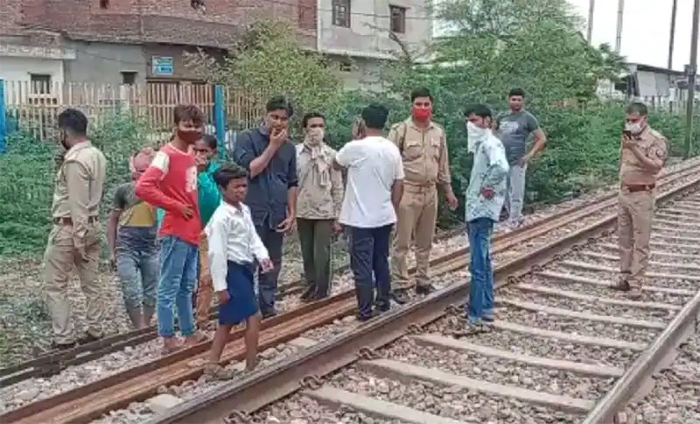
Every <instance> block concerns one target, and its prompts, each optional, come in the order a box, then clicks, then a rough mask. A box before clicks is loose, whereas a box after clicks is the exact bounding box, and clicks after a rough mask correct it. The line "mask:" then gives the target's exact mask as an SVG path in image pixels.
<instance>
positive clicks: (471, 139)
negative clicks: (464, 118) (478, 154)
mask: <svg viewBox="0 0 700 424" xmlns="http://www.w3.org/2000/svg"><path fill="white" fill-rule="evenodd" d="M487 131H488V130H487V129H486V128H479V127H477V126H476V125H474V124H473V123H471V122H467V150H468V151H469V153H474V152H475V151H476V145H477V144H479V143H481V142H482V141H484V139H486V137H487V136H488V132H487Z"/></svg>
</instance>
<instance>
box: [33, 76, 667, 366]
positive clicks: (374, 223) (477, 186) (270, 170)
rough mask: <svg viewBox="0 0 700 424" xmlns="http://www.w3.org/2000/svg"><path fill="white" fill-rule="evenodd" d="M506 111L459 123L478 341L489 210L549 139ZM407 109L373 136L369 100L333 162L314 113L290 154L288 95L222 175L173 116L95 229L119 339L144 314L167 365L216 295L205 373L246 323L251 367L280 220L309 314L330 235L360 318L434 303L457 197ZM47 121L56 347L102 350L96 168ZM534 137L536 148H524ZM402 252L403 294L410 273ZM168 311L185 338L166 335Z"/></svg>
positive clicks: (428, 120) (523, 114) (629, 199)
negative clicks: (57, 160)
mask: <svg viewBox="0 0 700 424" xmlns="http://www.w3.org/2000/svg"><path fill="white" fill-rule="evenodd" d="M508 100H509V106H510V108H509V111H507V112H505V113H502V114H500V115H497V116H494V115H493V114H492V111H491V109H490V108H489V107H488V106H486V105H483V104H475V105H471V106H468V107H467V108H466V110H465V113H464V119H465V128H466V132H467V143H468V144H467V149H468V151H469V153H471V154H473V157H474V161H473V167H472V170H471V176H470V178H469V186H468V188H467V189H466V192H465V220H466V222H467V233H468V238H469V243H470V246H471V249H470V255H471V260H470V265H469V267H470V272H471V276H472V278H471V288H470V296H469V300H468V301H467V304H466V307H465V326H464V333H465V334H472V333H478V332H484V331H489V330H490V326H489V323H490V322H492V321H493V320H494V316H495V314H494V308H493V272H492V265H491V256H490V244H491V237H492V234H493V230H494V225H495V223H497V222H498V221H499V220H501V219H502V218H504V217H503V216H502V214H503V209H505V211H506V217H505V218H506V225H507V226H508V228H510V229H515V228H517V227H518V226H520V225H522V223H523V218H522V205H523V198H524V193H525V190H524V187H525V172H526V169H527V165H528V163H529V162H530V161H531V160H534V159H535V158H536V157H537V156H538V155H539V153H540V152H541V151H542V150H543V148H544V146H545V142H546V137H545V135H544V132H543V131H542V129H541V128H540V126H539V123H538V121H537V119H536V118H535V117H534V116H533V115H532V114H530V113H529V112H528V111H526V110H525V109H524V108H523V103H524V92H523V91H522V90H520V89H514V90H512V91H511V92H510V93H509V95H508ZM411 107H412V114H411V116H410V117H408V118H407V119H406V120H404V121H402V122H399V123H397V124H394V125H392V126H391V127H390V131H389V133H388V136H387V137H385V136H384V130H385V128H386V125H387V118H388V115H389V111H388V110H387V109H386V108H385V107H384V106H382V105H379V104H371V105H369V106H367V107H365V108H364V109H363V110H362V113H361V116H360V118H359V119H358V120H357V122H356V123H355V124H354V126H353V129H352V135H353V140H352V141H349V142H348V143H346V144H345V145H344V146H343V147H342V148H341V149H340V150H338V151H335V150H334V149H332V148H331V147H330V146H329V145H328V144H326V142H325V139H326V138H325V124H326V122H325V117H324V116H323V114H321V113H308V114H306V115H305V116H304V117H303V119H302V126H303V134H304V138H303V141H302V142H301V143H298V144H296V145H295V144H294V143H293V142H292V141H291V140H290V136H289V121H290V119H291V118H292V116H293V114H294V110H293V108H292V106H291V104H290V103H289V102H288V100H287V99H286V98H284V97H274V98H272V99H270V100H269V101H268V102H267V105H266V115H265V118H264V121H263V124H262V125H260V126H259V127H258V128H253V129H250V130H247V131H245V132H243V133H242V134H241V135H240V136H239V137H238V139H237V142H236V144H235V146H234V148H233V151H232V159H233V160H232V162H230V163H223V164H221V163H218V161H217V157H218V156H219V155H218V152H217V150H218V148H219V144H218V141H217V140H216V138H215V137H213V136H211V135H206V134H203V128H204V123H205V118H204V115H203V113H202V111H201V110H199V109H198V108H197V107H196V106H192V105H180V106H177V107H176V108H175V109H174V111H173V118H174V119H173V135H172V137H171V139H170V141H169V142H167V143H165V144H164V145H163V146H161V147H160V148H159V149H158V150H157V151H156V150H154V149H144V150H142V151H139V152H137V153H135V154H134V155H133V156H132V157H131V158H130V161H129V165H130V169H131V177H132V181H130V182H125V183H124V184H122V185H120V186H119V187H118V188H117V189H116V191H115V193H114V197H113V200H112V205H113V206H112V212H111V213H110V216H109V219H108V225H107V236H108V245H109V250H110V252H111V255H112V256H111V259H112V263H113V265H114V266H115V268H116V270H117V275H118V277H119V280H120V282H121V288H122V294H123V298H124V303H125V306H126V310H127V314H128V316H129V318H130V320H131V322H132V324H133V326H134V327H135V328H144V327H146V326H148V325H150V323H151V321H152V318H153V316H154V315H155V316H156V322H157V328H158V334H159V336H160V337H161V338H162V340H163V353H164V354H169V353H172V352H174V351H177V350H179V349H182V348H183V347H188V346H193V345H195V344H198V343H200V342H202V341H204V340H205V339H207V338H208V337H209V334H208V333H207V330H208V329H209V328H208V316H209V309H210V307H211V301H212V297H213V296H214V295H216V297H217V298H218V304H219V325H218V327H217V329H216V331H215V334H214V341H213V343H212V350H211V356H210V361H209V363H208V364H207V366H206V373H207V375H210V376H212V377H216V378H230V376H231V374H230V372H229V371H227V370H226V369H224V368H222V367H221V366H220V365H219V359H220V356H221V353H222V351H223V348H224V346H225V343H226V341H227V338H228V334H229V332H230V331H231V329H232V327H233V326H234V325H237V324H239V323H241V322H245V324H246V332H245V342H246V346H247V349H248V355H247V357H246V365H247V368H248V369H253V368H254V367H255V364H256V352H257V343H258V333H259V328H260V321H261V320H262V319H264V318H270V317H272V316H275V315H276V314H277V309H276V307H275V300H276V299H275V297H276V294H277V287H278V277H279V273H280V269H281V266H282V259H283V258H282V247H283V243H284V238H285V234H286V233H288V232H289V231H290V229H291V228H292V227H293V226H294V225H296V228H297V232H298V236H299V242H300V246H301V250H302V259H303V270H304V278H305V282H306V289H305V291H304V292H303V294H302V300H304V301H306V302H313V301H316V300H320V299H323V298H325V297H328V296H329V294H330V288H331V279H332V269H331V268H332V267H331V244H332V241H333V237H334V234H337V233H340V232H342V231H345V232H346V234H348V235H349V238H350V265H351V270H352V273H353V276H354V280H355V286H356V296H357V302H358V310H357V318H358V319H359V320H360V321H367V320H370V319H372V318H373V317H375V316H377V315H378V314H381V313H383V312H386V311H388V310H389V309H390V307H391V303H392V301H393V302H394V303H396V304H398V305H401V304H404V303H406V302H407V300H408V296H407V291H408V290H411V289H414V290H415V291H416V292H417V293H418V294H429V293H431V292H433V291H434V290H435V287H434V286H433V285H432V284H431V282H430V272H429V259H430V251H431V247H432V242H433V238H434V233H435V226H436V220H437V214H438V199H439V197H438V188H440V189H441V190H442V191H443V193H444V198H445V200H446V203H447V206H448V207H449V208H452V209H456V208H457V207H458V200H457V197H456V196H455V194H454V191H453V189H452V185H451V175H450V165H449V155H448V145H447V140H446V135H445V131H444V129H443V128H442V127H441V126H440V125H438V124H437V123H435V122H434V121H433V120H432V110H433V98H432V96H431V94H430V92H429V91H428V90H427V89H423V88H421V89H417V90H415V91H414V92H413V93H411ZM646 116H647V110H646V108H645V107H644V105H643V104H639V103H634V104H632V105H630V107H629V108H628V110H627V124H626V127H625V131H624V133H623V135H622V141H621V147H620V154H621V168H620V176H621V197H620V235H621V237H620V247H621V252H622V263H621V279H620V281H619V283H618V284H617V286H616V288H618V289H621V290H626V291H630V292H631V295H634V296H636V295H638V292H639V289H640V287H641V282H640V279H641V277H642V276H643V273H644V270H645V267H646V263H647V262H648V241H649V240H648V238H649V237H648V235H649V230H650V226H651V217H650V214H651V213H652V212H653V199H654V191H653V190H654V186H655V180H656V176H657V175H658V173H659V171H660V169H661V167H662V166H663V162H664V160H665V157H666V144H665V139H664V138H663V137H662V136H661V135H660V134H659V133H657V132H655V131H653V130H651V129H650V128H649V127H648V125H647V123H646ZM58 126H59V129H60V130H61V144H62V145H63V146H64V148H65V154H64V156H63V161H62V163H61V164H60V166H59V170H58V174H57V184H56V189H55V194H54V200H53V207H52V219H53V224H54V225H53V227H52V230H51V233H50V234H49V239H48V245H47V249H46V253H45V266H46V291H47V294H48V300H49V309H50V311H51V315H52V323H53V335H54V346H55V347H56V348H58V349H66V348H72V347H73V346H75V344H76V342H77V343H85V342H89V341H93V340H97V339H100V338H101V337H103V332H102V329H101V322H102V320H103V319H104V313H105V305H103V304H101V302H102V301H101V299H102V297H101V296H100V294H99V291H100V290H101V286H100V283H99V281H100V278H99V275H98V263H99V256H100V247H101V244H100V233H101V226H100V222H99V219H98V214H99V206H100V202H101V199H102V197H103V189H104V181H105V171H106V166H107V160H106V159H105V157H104V155H103V154H102V153H101V152H100V151H99V150H98V149H97V148H96V147H95V146H93V145H92V144H91V143H90V142H89V140H88V138H87V126H88V122H87V118H86V117H85V115H84V114H83V113H82V112H80V111H78V110H76V109H67V110H65V111H64V112H62V113H61V114H60V115H59V119H58ZM531 136H533V137H532V138H534V143H532V147H530V148H529V149H528V146H529V144H530V143H529V139H530V137H531ZM632 229H633V230H634V231H632ZM392 243H393V249H392V246H391V245H392ZM412 247H415V256H416V272H415V275H414V277H413V281H411V278H410V276H409V273H408V267H407V254H408V252H409V251H410V250H411V248H412ZM392 252H393V253H392ZM73 266H75V268H76V270H77V272H78V275H79V277H80V281H81V286H82V289H83V291H84V292H85V295H86V297H87V302H88V305H87V311H86V315H87V316H86V322H87V328H86V329H85V334H84V335H83V336H82V337H80V338H78V339H77V340H76V339H75V336H74V331H73V328H72V326H71V319H70V302H68V300H67V299H66V287H67V282H68V278H69V274H70V272H71V269H72V267H73ZM256 280H257V286H256ZM392 283H393V284H392ZM392 285H393V287H392ZM174 315H176V316H177V321H178V325H179V332H180V334H181V336H182V339H180V338H178V337H176V332H175V319H174V318H175V317H174Z"/></svg>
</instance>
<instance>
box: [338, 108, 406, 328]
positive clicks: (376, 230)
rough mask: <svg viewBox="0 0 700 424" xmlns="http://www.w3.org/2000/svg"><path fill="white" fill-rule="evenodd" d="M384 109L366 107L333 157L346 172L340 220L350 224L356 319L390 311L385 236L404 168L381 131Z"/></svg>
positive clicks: (393, 217)
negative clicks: (359, 120) (345, 142)
mask: <svg viewBox="0 0 700 424" xmlns="http://www.w3.org/2000/svg"><path fill="white" fill-rule="evenodd" d="M388 114H389V111H388V110H387V109H386V107H384V106H382V105H377V104H372V105H370V106H367V107H366V108H364V109H363V110H362V120H361V122H360V123H359V125H356V128H355V129H354V131H353V132H354V134H353V135H354V137H355V140H353V141H351V142H349V143H347V144H346V145H345V146H343V148H342V149H340V151H339V152H338V154H337V155H336V158H335V166H336V167H340V168H347V172H348V175H347V180H348V181H347V186H346V189H345V199H344V200H343V206H342V208H341V211H340V218H339V222H340V223H341V224H342V225H344V226H347V227H349V229H350V238H351V247H350V266H351V268H352V272H353V274H354V276H355V287H356V289H355V293H356V296H357V309H358V313H357V317H358V319H359V320H360V321H367V320H369V319H371V318H373V317H374V316H375V315H376V314H377V312H384V311H387V310H389V294H390V292H391V280H390V278H391V276H390V271H389V243H390V242H389V238H390V235H391V229H392V227H393V226H394V223H396V209H397V208H398V205H399V202H400V201H401V196H402V195H403V178H404V171H403V163H402V161H401V153H400V152H399V149H398V147H396V145H395V144H394V143H392V142H391V141H389V140H387V139H386V138H384V137H383V136H382V130H383V128H384V125H385V124H386V119H387V116H388ZM373 274H374V275H373ZM375 282H376V284H375ZM374 287H377V294H376V300H375V302H374V303H375V306H376V309H375V310H372V303H373V302H372V301H373V300H374Z"/></svg>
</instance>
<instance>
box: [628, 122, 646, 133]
mask: <svg viewBox="0 0 700 424" xmlns="http://www.w3.org/2000/svg"><path fill="white" fill-rule="evenodd" d="M643 129H644V128H642V124H641V123H640V122H627V123H625V130H626V131H629V132H630V133H631V134H632V135H637V134H639V133H641V132H642V130H643Z"/></svg>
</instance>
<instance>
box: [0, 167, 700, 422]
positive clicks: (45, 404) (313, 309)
mask: <svg viewBox="0 0 700 424" xmlns="http://www.w3.org/2000/svg"><path fill="white" fill-rule="evenodd" d="M693 168H694V167H693ZM685 171H686V172H681V174H682V176H679V177H678V178H682V177H685V176H688V175H691V174H692V173H694V172H696V171H695V169H691V170H690V171H691V172H688V170H687V169H686V170H685ZM674 181H675V180H674ZM693 182H697V180H693ZM687 186H688V184H685V185H683V187H687ZM678 190H679V189H675V190H674V191H673V192H674V193H675V192H677V191H678ZM604 197H606V198H611V199H612V201H611V202H610V201H608V202H607V203H606V202H605V201H603V202H600V200H598V199H597V201H596V203H595V205H593V206H591V205H581V206H579V207H575V208H572V209H570V210H569V211H565V212H563V213H561V214H558V215H556V216H555V217H554V219H551V220H547V221H546V222H540V223H538V224H535V225H531V226H528V227H526V228H523V229H522V230H520V231H516V232H512V233H509V234H505V235H501V236H500V237H498V241H497V242H496V243H495V245H494V251H496V252H497V251H503V250H506V249H508V248H510V247H512V246H513V245H516V244H519V243H522V242H523V241H525V240H527V239H528V238H532V237H538V236H540V235H544V234H546V233H547V232H549V231H552V230H553V229H556V228H559V227H562V226H564V225H566V224H570V223H571V222H573V221H576V220H579V219H581V218H583V217H585V216H589V215H591V214H593V213H596V212H598V211H600V210H602V209H604V208H606V207H610V206H613V205H614V204H615V201H614V194H613V195H609V196H604ZM585 206H587V208H586V207H585ZM572 211H573V213H572ZM566 214H568V216H569V218H568V219H558V218H557V217H559V218H563V217H564V215H566ZM609 219H613V218H609ZM606 222H607V221H606ZM467 251H468V249H460V250H459V252H456V253H451V254H448V255H445V256H442V257H440V258H436V259H434V260H433V261H431V262H432V263H433V266H434V267H435V270H436V271H441V272H449V271H451V270H454V269H456V268H459V267H463V266H464V265H465V264H466V255H465V253H466V252H467ZM513 266H515V265H513ZM499 269H501V271H499V272H504V271H502V267H501V268H499ZM450 290H451V289H450ZM433 297H434V296H431V297H429V298H428V299H432V298H433ZM354 309H355V301H354V298H353V293H352V291H349V292H345V293H342V294H340V295H337V296H334V297H332V298H330V299H326V300H324V301H321V302H317V303H314V304H309V305H306V306H304V307H302V308H300V309H298V310H295V311H292V312H289V313H286V314H283V315H280V316H278V317H275V318H273V319H270V320H266V321H265V322H264V323H263V333H262V334H261V348H262V349H265V348H267V347H270V346H274V345H276V344H278V343H283V342H285V341H289V340H291V339H293V338H295V337H297V336H298V335H299V334H301V333H304V332H306V331H308V330H310V329H312V328H315V327H318V326H321V325H324V324H327V323H329V322H332V321H333V320H335V319H338V318H340V317H343V316H346V315H349V314H351V313H353V312H354ZM240 337H241V334H240V332H237V333H234V334H233V335H232V337H231V339H232V340H233V341H234V342H233V343H230V344H229V346H228V347H227V350H226V351H225V353H224V356H223V359H224V360H225V361H230V360H233V359H238V358H240V356H241V355H242V349H243V347H242V342H241V340H240ZM208 348H209V343H204V344H201V345H198V346H196V347H193V348H191V349H188V350H187V351H181V352H178V353H176V354H174V355H171V356H168V357H165V358H160V359H158V360H156V361H153V362H150V363H147V364H143V365H141V366H137V367H135V368H133V369H130V370H127V371H125V372H122V373H119V374H116V375H112V376H110V377H108V378H105V379H103V380H99V381H96V382H94V383H91V384H88V385H86V386H83V387H80V388H76V389H74V390H71V391H68V392H64V393H62V394H59V395H57V396H54V397H51V398H47V399H44V400H40V401H38V402H34V403H32V404H28V405H25V406H24V407H21V408H18V409H16V410H13V411H9V412H7V413H5V414H4V415H2V416H0V421H2V422H4V423H11V422H16V423H39V422H42V423H44V422H46V423H82V422H88V421H90V420H91V419H94V418H97V417H99V416H100V415H101V414H102V413H104V412H106V411H109V410H114V409H119V408H121V407H124V406H127V405H128V404H129V403H131V402H133V401H137V400H143V399H145V398H147V397H150V396H152V395H153V394H155V392H156V391H157V389H158V387H159V386H162V385H166V386H168V385H172V384H178V383H180V382H182V381H185V380H190V379H196V378H198V377H199V375H201V372H202V369H201V366H200V367H194V368H193V367H192V366H190V365H188V363H189V362H191V361H192V360H193V359H196V358H198V357H202V355H203V353H204V352H206V351H207V350H208Z"/></svg>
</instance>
